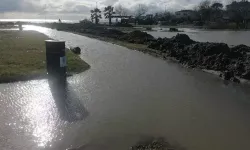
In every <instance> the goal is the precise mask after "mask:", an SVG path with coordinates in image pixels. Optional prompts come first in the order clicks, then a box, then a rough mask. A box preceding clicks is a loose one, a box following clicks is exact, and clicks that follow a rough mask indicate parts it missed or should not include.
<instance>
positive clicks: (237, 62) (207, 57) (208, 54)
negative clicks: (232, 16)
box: [42, 22, 250, 82]
mask: <svg viewBox="0 0 250 150" xmlns="http://www.w3.org/2000/svg"><path fill="white" fill-rule="evenodd" d="M42 26H46V27H50V28H55V29H57V30H64V31H70V32H77V33H83V34H88V35H94V36H97V37H105V38H112V39H115V40H120V41H125V42H129V43H135V44H143V45H147V46H148V49H145V50H141V51H143V52H145V53H149V54H152V55H155V56H161V57H163V58H169V57H171V58H174V59H176V60H178V61H179V62H180V63H181V64H183V65H185V66H188V67H191V68H200V69H206V70H213V71H218V72H221V74H220V77H222V78H223V79H224V80H231V81H234V82H240V80H239V79H240V78H242V79H246V80H250V47H248V46H246V45H238V46H234V47H229V46H228V45H227V44H225V43H209V42H197V41H193V40H192V39H190V38H189V37H188V36H187V35H185V34H177V35H176V36H175V37H172V38H158V39H155V38H154V37H153V36H151V35H150V34H147V33H146V32H142V31H133V32H130V33H124V32H122V31H119V30H116V29H112V27H107V26H102V25H94V24H92V23H90V22H82V23H76V24H58V23H53V24H43V25H42Z"/></svg>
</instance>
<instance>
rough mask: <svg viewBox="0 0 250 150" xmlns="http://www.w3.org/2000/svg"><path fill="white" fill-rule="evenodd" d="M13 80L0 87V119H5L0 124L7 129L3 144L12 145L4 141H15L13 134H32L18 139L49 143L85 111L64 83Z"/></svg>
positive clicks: (84, 115)
mask: <svg viewBox="0 0 250 150" xmlns="http://www.w3.org/2000/svg"><path fill="white" fill-rule="evenodd" d="M14 84H15V86H13V85H12V84H6V85H3V87H4V88H3V89H4V90H1V88H0V100H1V106H0V107H1V108H0V114H1V118H2V117H4V120H2V119H1V122H5V124H0V125H1V126H2V125H4V126H8V128H9V129H10V131H5V132H8V133H7V134H4V136H5V137H4V138H6V139H7V141H5V143H4V145H7V147H6V148H10V147H11V146H12V145H16V144H11V143H8V142H13V141H15V142H17V141H16V140H17V139H16V137H19V136H21V137H22V136H23V135H22V134H26V135H27V137H30V136H28V134H31V135H33V137H32V139H20V140H28V141H30V142H32V141H34V142H35V143H37V145H38V147H50V145H51V144H52V143H53V141H54V140H55V139H56V140H59V141H60V140H61V138H62V137H63V129H62V127H64V128H65V127H67V124H68V123H71V122H75V121H80V120H82V119H84V118H85V117H86V116H87V115H88V112H87V111H86V110H85V108H84V106H83V105H82V104H81V102H80V101H79V100H78V99H77V97H76V96H75V95H74V93H73V91H71V89H70V88H69V87H68V86H70V85H68V84H67V85H64V84H61V83H57V82H53V81H47V80H41V81H29V82H27V83H23V82H19V83H14ZM0 128H2V129H3V128H5V127H0ZM15 134H16V135H15ZM24 138H26V136H24ZM18 142H22V141H18ZM24 143H25V142H24ZM1 144H2V143H1ZM1 146H3V145H1ZM8 146H10V147H8ZM27 146H28V145H27ZM4 148H5V147H4ZM18 149H19V148H18Z"/></svg>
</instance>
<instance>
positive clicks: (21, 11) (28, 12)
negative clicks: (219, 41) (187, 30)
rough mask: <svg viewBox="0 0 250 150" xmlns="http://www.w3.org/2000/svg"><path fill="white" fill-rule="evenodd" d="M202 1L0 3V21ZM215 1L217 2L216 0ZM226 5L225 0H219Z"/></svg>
mask: <svg viewBox="0 0 250 150" xmlns="http://www.w3.org/2000/svg"><path fill="white" fill-rule="evenodd" d="M201 1H202V0H0V19H44V18H47V19H58V18H61V19H65V20H68V19H69V20H80V19H85V18H89V15H90V10H91V9H92V8H93V7H95V6H96V2H97V5H98V7H100V8H101V9H103V8H104V7H105V6H107V5H112V6H117V5H119V4H121V5H122V6H124V7H126V8H128V9H129V10H133V9H134V8H136V7H138V5H139V4H144V5H146V6H147V7H148V13H154V12H159V11H164V10H165V8H166V10H168V11H177V10H182V9H192V8H194V7H195V6H196V5H198V4H199V3H200V2H201ZM217 1H218V0H217ZM219 1H221V2H222V3H224V4H226V1H229V0H219Z"/></svg>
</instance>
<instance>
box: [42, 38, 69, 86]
mask: <svg viewBox="0 0 250 150" xmlns="http://www.w3.org/2000/svg"><path fill="white" fill-rule="evenodd" d="M45 44H46V62H47V72H48V75H49V77H52V79H58V80H60V81H65V80H66V67H67V65H66V56H65V41H55V40H46V41H45Z"/></svg>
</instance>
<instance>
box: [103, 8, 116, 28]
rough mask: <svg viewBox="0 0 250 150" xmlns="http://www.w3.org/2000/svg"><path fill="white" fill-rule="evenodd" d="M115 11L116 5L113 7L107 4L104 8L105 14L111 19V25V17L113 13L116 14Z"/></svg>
mask: <svg viewBox="0 0 250 150" xmlns="http://www.w3.org/2000/svg"><path fill="white" fill-rule="evenodd" d="M114 13H115V12H114V7H112V6H107V7H105V8H104V16H105V18H106V19H107V18H108V19H109V25H111V23H112V22H111V19H112V15H113V14H114Z"/></svg>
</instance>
